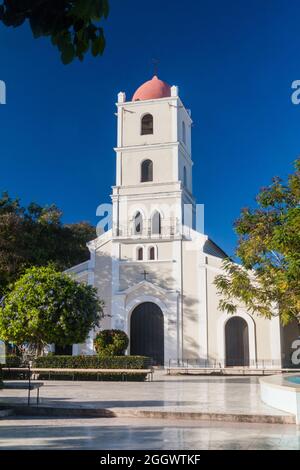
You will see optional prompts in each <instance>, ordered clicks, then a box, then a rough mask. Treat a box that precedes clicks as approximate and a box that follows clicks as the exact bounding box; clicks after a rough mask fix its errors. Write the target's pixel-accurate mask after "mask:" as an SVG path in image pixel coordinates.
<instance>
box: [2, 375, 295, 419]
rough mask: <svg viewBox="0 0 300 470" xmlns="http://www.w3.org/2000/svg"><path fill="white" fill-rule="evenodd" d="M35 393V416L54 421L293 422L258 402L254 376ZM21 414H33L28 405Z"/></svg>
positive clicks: (9, 400) (48, 384)
mask: <svg viewBox="0 0 300 470" xmlns="http://www.w3.org/2000/svg"><path fill="white" fill-rule="evenodd" d="M40 393H41V400H40V407H39V412H40V413H41V414H43V413H44V414H48V415H49V414H52V415H54V416H55V415H56V416H57V415H58V416H63V415H66V416H70V417H71V416H78V417H82V418H83V417H84V416H89V415H90V416H116V417H120V418H122V417H124V416H128V417H132V418H134V417H135V418H137V417H139V418H141V417H143V418H145V417H147V418H166V419H174V418H181V419H184V418H189V419H191V418H194V419H198V420H199V419H202V420H214V421H218V420H220V421H230V422H234V421H239V422H256V423H271V424H272V423H273V424H276V423H283V424H290V425H292V426H293V424H291V423H294V422H295V418H294V416H292V415H290V414H288V413H285V412H283V411H280V410H276V409H274V408H271V407H269V406H267V405H265V404H263V403H262V402H261V400H260V394H259V382H258V378H257V377H241V376H239V377H232V376H228V377H219V376H168V375H166V374H165V372H164V371H159V372H156V373H155V375H154V381H153V382H102V381H99V382H88V381H85V382H77V381H45V382H44V386H43V387H42V388H41V392H40ZM34 395H35V392H32V397H33V400H32V403H33V404H34ZM26 400H27V397H26V391H25V390H11V389H9V390H5V389H4V390H2V391H0V402H1V403H2V404H5V405H7V406H9V405H20V404H23V405H26ZM23 410H24V412H25V413H27V414H31V413H33V412H34V414H36V413H37V412H38V410H37V408H36V407H34V406H32V408H31V409H28V407H26V406H23Z"/></svg>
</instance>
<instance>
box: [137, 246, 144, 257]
mask: <svg viewBox="0 0 300 470" xmlns="http://www.w3.org/2000/svg"><path fill="white" fill-rule="evenodd" d="M137 259H138V261H142V260H143V259H144V249H143V247H142V246H141V247H140V248H138V250H137Z"/></svg>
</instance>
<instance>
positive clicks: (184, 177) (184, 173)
mask: <svg viewBox="0 0 300 470" xmlns="http://www.w3.org/2000/svg"><path fill="white" fill-rule="evenodd" d="M183 184H184V186H187V174H186V167H185V166H184V167H183Z"/></svg>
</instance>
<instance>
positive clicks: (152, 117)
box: [112, 76, 194, 238]
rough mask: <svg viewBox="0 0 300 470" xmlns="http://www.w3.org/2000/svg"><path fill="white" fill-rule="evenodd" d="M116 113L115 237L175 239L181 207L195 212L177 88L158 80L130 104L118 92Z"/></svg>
mask: <svg viewBox="0 0 300 470" xmlns="http://www.w3.org/2000/svg"><path fill="white" fill-rule="evenodd" d="M117 110H118V112H117V117H118V133H117V135H118V137H117V147H116V148H115V151H116V155H117V171H116V175H117V176H116V186H115V187H114V188H113V195H112V200H113V237H114V238H115V237H116V238H119V237H122V238H129V237H137V238H148V237H150V238H152V237H153V236H154V235H156V236H158V235H159V237H160V238H171V237H178V236H180V234H181V226H182V221H183V206H184V204H191V205H192V206H194V199H193V196H192V165H193V163H192V159H191V124H192V120H191V116H190V112H189V111H188V110H187V109H186V108H185V107H184V105H183V103H182V102H181V100H180V98H179V96H178V88H177V87H176V86H172V87H171V86H170V85H168V84H167V83H166V82H163V81H162V80H160V79H159V78H158V77H157V76H154V77H153V78H152V80H149V81H148V82H146V83H144V84H143V85H141V86H140V87H139V88H138V89H137V91H136V92H135V93H134V95H133V97H132V99H131V100H130V101H128V100H127V99H126V95H125V93H123V92H120V93H119V94H118V102H117ZM156 212H158V213H159V214H160V217H159V219H160V220H159V221H158V216H156V217H157V221H156V225H158V227H156V228H155V229H154V230H153V220H152V219H153V216H154V215H155V214H156Z"/></svg>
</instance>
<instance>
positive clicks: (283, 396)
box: [260, 376, 300, 426]
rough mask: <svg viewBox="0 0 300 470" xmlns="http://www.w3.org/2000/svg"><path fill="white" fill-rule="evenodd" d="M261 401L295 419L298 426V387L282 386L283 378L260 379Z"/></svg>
mask: <svg viewBox="0 0 300 470" xmlns="http://www.w3.org/2000/svg"><path fill="white" fill-rule="evenodd" d="M260 397H261V400H262V401H263V402H264V403H266V404H267V405H269V406H272V407H273V408H277V409H279V410H282V411H286V412H287V413H291V414H293V415H295V417H296V424H297V425H298V426H300V387H299V390H298V387H294V386H293V385H292V384H291V385H290V384H289V383H286V385H285V384H284V377H282V376H272V377H268V378H263V379H260Z"/></svg>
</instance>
